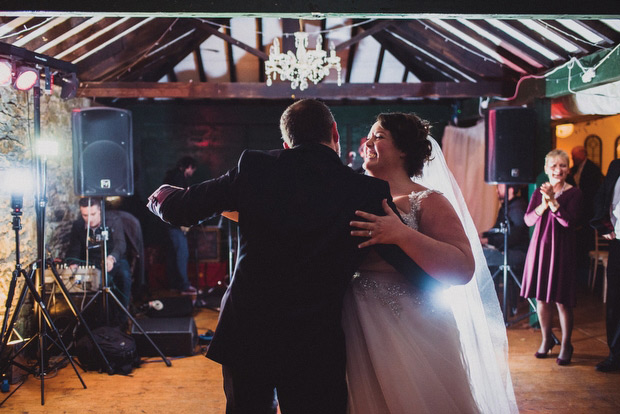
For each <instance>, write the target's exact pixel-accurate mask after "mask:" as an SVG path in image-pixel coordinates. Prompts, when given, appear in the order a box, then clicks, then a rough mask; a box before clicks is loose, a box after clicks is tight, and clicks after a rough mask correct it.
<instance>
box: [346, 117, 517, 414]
mask: <svg viewBox="0 0 620 414" xmlns="http://www.w3.org/2000/svg"><path fill="white" fill-rule="evenodd" d="M428 133H429V124H428V122H426V121H423V120H421V119H420V118H419V117H417V116H416V115H413V114H404V113H390V114H380V115H379V116H378V117H377V122H376V123H375V124H374V125H373V127H372V129H371V131H370V133H369V134H368V140H367V141H366V146H365V156H364V158H365V160H364V169H365V170H366V171H367V174H370V175H372V176H374V177H378V178H381V179H384V180H386V181H388V182H389V184H390V189H391V192H392V198H393V199H394V203H395V204H396V206H397V207H398V209H399V210H400V212H401V215H402V217H403V220H404V221H405V223H406V224H403V222H402V221H401V220H400V219H399V218H398V216H397V215H396V214H395V213H394V212H393V211H392V210H391V209H389V207H388V206H387V203H386V202H384V207H385V211H386V214H387V215H386V216H375V215H372V214H368V213H365V212H358V215H359V216H360V221H353V222H352V223H351V224H352V226H353V228H354V230H353V231H352V232H351V233H352V234H353V235H355V236H361V237H365V238H366V239H362V242H361V244H360V247H367V246H371V245H373V244H377V243H384V244H396V245H398V246H399V247H400V248H401V249H402V250H403V251H404V252H405V253H407V254H408V255H409V256H410V257H411V258H412V259H413V260H414V261H416V262H417V263H418V265H420V267H421V268H422V269H423V270H424V271H425V272H426V273H427V274H428V275H429V276H430V277H432V278H433V280H435V281H436V282H435V285H436V286H435V285H433V286H431V285H430V284H425V285H422V284H421V283H415V282H416V281H411V280H407V279H406V277H405V276H403V275H402V274H399V273H398V272H396V270H395V269H394V268H392V267H391V266H390V265H389V264H387V262H385V261H383V260H382V259H381V258H379V256H378V255H376V254H374V255H373V254H369V256H368V258H367V259H366V261H365V262H364V263H363V264H362V266H360V268H359V271H358V273H357V274H356V277H355V278H354V280H353V282H352V283H351V286H350V288H349V290H348V292H347V295H346V297H345V302H344V308H343V316H342V322H343V327H344V330H345V336H346V344H347V380H348V384H349V412H350V413H351V414H366V413H367V414H378V413H381V414H383V413H389V414H396V413H402V414H407V413H411V412H416V413H439V412H441V413H478V412H484V413H512V412H518V409H517V405H516V401H515V397H514V392H513V389H512V382H511V379H510V372H509V370H508V364H507V339H506V331H505V327H504V324H503V319H502V315H501V312H500V308H499V303H498V300H497V296H496V293H495V288H494V285H493V281H492V279H491V276H490V274H489V271H488V268H487V266H486V262H485V261H484V256H483V254H482V248H481V246H480V242H479V239H478V233H477V231H476V229H475V227H474V225H473V222H472V220H471V217H470V215H469V213H468V211H467V208H466V207H465V203H464V201H463V198H462V195H461V193H460V190H459V189H458V186H457V185H456V183H455V181H454V178H453V177H452V174H451V173H450V172H449V170H448V168H447V166H446V165H445V160H444V159H443V154H442V153H441V149H440V148H439V146H438V145H437V143H436V142H435V141H434V140H433V139H432V138H429V137H428ZM420 176H421V177H422V178H421V179H419V178H414V180H412V179H411V178H410V177H420ZM362 219H363V221H362ZM472 275H473V277H472ZM420 286H424V287H423V288H421V287H420Z"/></svg>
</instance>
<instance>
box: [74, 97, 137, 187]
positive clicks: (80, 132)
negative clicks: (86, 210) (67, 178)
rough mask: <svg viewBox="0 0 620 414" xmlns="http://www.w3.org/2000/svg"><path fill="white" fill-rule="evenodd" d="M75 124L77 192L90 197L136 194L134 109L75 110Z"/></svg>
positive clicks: (96, 108)
mask: <svg viewBox="0 0 620 414" xmlns="http://www.w3.org/2000/svg"><path fill="white" fill-rule="evenodd" d="M71 126H72V130H73V172H74V189H75V193H76V194H79V195H83V196H87V197H91V196H93V197H94V196H99V197H106V196H130V195H132V194H133V190H134V183H133V135H132V131H131V112H129V111H127V110H124V109H117V108H103V107H102V108H99V107H95V108H83V109H74V110H73V113H72V115H71Z"/></svg>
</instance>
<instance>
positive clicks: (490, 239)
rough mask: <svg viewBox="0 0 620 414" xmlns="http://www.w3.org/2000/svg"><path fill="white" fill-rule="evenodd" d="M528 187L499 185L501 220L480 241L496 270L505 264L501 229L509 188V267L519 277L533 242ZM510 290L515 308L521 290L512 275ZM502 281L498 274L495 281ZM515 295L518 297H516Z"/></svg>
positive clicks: (499, 216) (490, 264)
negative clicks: (526, 217) (527, 217)
mask: <svg viewBox="0 0 620 414" xmlns="http://www.w3.org/2000/svg"><path fill="white" fill-rule="evenodd" d="M526 188H527V187H526V186H519V185H516V186H514V185H506V184H498V185H497V198H498V199H499V202H500V204H501V207H500V208H499V211H498V212H497V219H496V220H495V224H494V225H493V228H492V229H489V230H488V231H486V232H484V233H482V234H481V237H480V242H481V243H482V248H483V252H484V257H485V259H486V261H487V265H488V266H489V268H490V269H491V272H492V273H493V274H494V272H495V271H496V270H497V269H499V267H500V266H503V265H504V234H503V233H502V232H501V230H500V229H501V226H502V224H503V223H504V220H505V217H504V216H505V211H506V209H505V206H504V198H505V195H506V191H508V227H509V233H508V261H507V263H508V266H510V270H512V272H513V273H514V274H515V276H516V277H520V276H521V275H522V274H523V264H524V263H525V255H526V254H527V248H528V246H529V244H530V234H529V230H528V228H527V226H526V225H525V221H524V220H523V216H524V215H525V211H526V210H527V199H526V198H525V196H524V194H525V191H526ZM508 280H509V285H508V286H509V287H511V288H510V289H509V291H510V292H509V293H510V299H511V300H510V302H511V303H510V305H511V306H512V308H513V312H514V307H515V306H516V303H517V295H518V292H517V291H516V290H515V289H514V283H513V281H512V277H511V276H509V279H508ZM500 281H502V282H503V279H502V278H501V277H500V276H499V274H498V275H495V282H496V284H497V283H498V282H500ZM513 296H514V297H513Z"/></svg>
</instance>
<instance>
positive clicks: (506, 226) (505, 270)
mask: <svg viewBox="0 0 620 414" xmlns="http://www.w3.org/2000/svg"><path fill="white" fill-rule="evenodd" d="M508 193H509V191H508V184H506V189H505V191H504V217H503V220H502V222H501V223H500V226H499V229H495V232H496V233H502V235H503V236H504V254H503V256H504V257H503V264H502V265H501V266H500V267H499V269H497V270H496V271H495V273H493V280H495V278H496V277H497V276H498V275H499V274H500V272H501V273H502V275H503V279H502V280H503V285H504V286H503V291H502V297H503V303H502V312H503V313H504V323H505V324H506V326H511V325H514V324H515V323H517V322H519V321H522V320H523V319H525V318H528V317H530V316H531V315H534V314H536V315H537V314H538V311H537V310H536V309H537V308H536V304H535V303H534V301H533V300H532V298H526V299H527V301H528V302H529V304H530V308H531V309H532V310H531V311H530V312H528V313H526V314H525V315H521V316H518V317H516V318H514V319H512V320H510V321H509V320H508V312H509V309H508V275H510V276H511V277H512V280H513V281H514V282H515V284H516V285H517V286H518V287H519V290H521V282H520V281H519V279H518V278H517V276H516V275H515V274H514V272H513V271H512V269H511V268H510V265H509V264H508V236H509V235H510V220H509V218H508V209H509V208H510V207H509V204H508V202H509V200H508ZM551 335H552V337H553V341H554V342H555V344H559V343H560V341H559V340H558V338H557V337H556V336H555V334H553V333H552V334H551Z"/></svg>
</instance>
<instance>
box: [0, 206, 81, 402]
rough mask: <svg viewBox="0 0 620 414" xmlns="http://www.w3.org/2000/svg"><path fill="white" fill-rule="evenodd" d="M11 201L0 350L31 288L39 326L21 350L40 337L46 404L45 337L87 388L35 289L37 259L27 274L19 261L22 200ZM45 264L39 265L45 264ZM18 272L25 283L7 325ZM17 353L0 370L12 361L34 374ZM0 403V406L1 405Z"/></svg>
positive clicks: (43, 399) (32, 369) (40, 372)
mask: <svg viewBox="0 0 620 414" xmlns="http://www.w3.org/2000/svg"><path fill="white" fill-rule="evenodd" d="M11 204H12V206H13V212H12V213H11V214H12V216H13V230H14V231H15V270H14V271H13V276H12V278H11V283H10V285H9V292H8V294H7V302H6V311H5V314H4V320H3V322H2V332H1V334H2V344H1V347H2V348H1V351H4V350H5V348H6V346H7V345H8V341H9V337H10V336H11V333H12V332H13V328H14V326H15V323H16V321H17V318H18V316H19V313H20V310H21V308H22V306H23V304H24V301H25V299H26V295H27V293H28V292H30V293H31V294H32V297H33V298H34V300H35V302H36V304H37V305H38V307H37V308H36V309H37V315H38V322H39V330H38V333H37V335H33V337H32V338H30V339H29V340H28V341H27V342H26V343H25V344H24V346H23V347H22V348H21V350H20V352H21V351H23V350H24V349H26V348H27V347H28V345H29V344H30V343H32V342H33V341H34V340H35V339H36V338H38V339H39V353H40V354H39V357H40V360H39V369H38V375H39V377H40V380H41V405H44V404H45V386H44V383H45V375H46V374H47V368H50V367H48V366H47V360H46V357H45V351H46V346H45V340H46V339H48V340H50V341H51V342H52V343H53V344H54V345H56V346H58V347H59V348H60V349H62V351H63V353H64V354H65V356H66V357H67V359H68V360H69V362H70V363H71V366H72V367H73V370H74V371H75V373H76V375H77V377H78V378H79V380H80V382H81V383H82V386H83V387H84V388H86V384H85V383H84V381H83V380H82V377H81V376H80V374H79V372H78V370H77V367H76V365H75V363H74V361H73V358H72V357H71V355H70V354H69V351H68V350H67V347H66V346H65V344H64V343H63V341H62V336H61V334H60V332H59V331H58V329H57V328H56V325H54V322H53V321H52V318H51V316H50V314H49V312H48V310H47V308H46V306H45V302H44V299H43V298H42V296H41V295H40V294H39V290H38V289H37V286H35V283H34V282H33V276H34V275H35V271H36V269H37V266H36V262H35V263H34V264H33V268H32V272H31V274H30V275H28V274H27V273H26V271H25V270H24V269H23V268H22V265H21V263H20V261H21V257H20V251H19V231H20V230H21V228H22V226H21V220H20V217H21V215H22V212H21V208H22V207H21V201H19V200H18V199H17V198H16V197H13V198H12V201H11ZM44 267H45V266H41V267H40V268H44ZM20 275H21V276H23V277H24V282H25V285H24V286H23V288H22V291H21V293H20V295H19V299H18V301H17V306H16V307H15V311H14V312H13V316H12V317H11V322H10V323H9V324H8V325H7V321H8V317H9V313H10V308H11V304H12V302H13V296H14V294H15V289H16V286H17V279H18V277H19V276H20ZM47 327H49V328H51V330H52V331H53V332H54V334H55V337H56V340H54V338H52V337H50V336H49V334H48V333H47ZM17 355H19V353H17V354H16V355H14V356H13V357H11V358H9V359H7V360H6V361H3V364H2V366H1V367H0V372H2V373H5V372H6V370H7V369H9V368H10V367H11V366H12V365H15V366H17V367H19V368H21V369H23V370H24V371H26V372H28V373H31V374H33V375H35V374H37V370H36V369H35V367H27V366H25V365H22V364H20V363H18V362H16V361H15V358H16V357H17ZM51 368H52V369H53V368H55V367H51ZM15 391H17V389H15V390H14V391H13V393H14V392H15ZM13 393H11V394H10V395H9V396H8V397H7V398H5V399H4V401H6V400H7V399H8V398H9V397H10V396H11V395H13ZM4 401H2V403H4ZM2 403H0V406H1V405H2Z"/></svg>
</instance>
